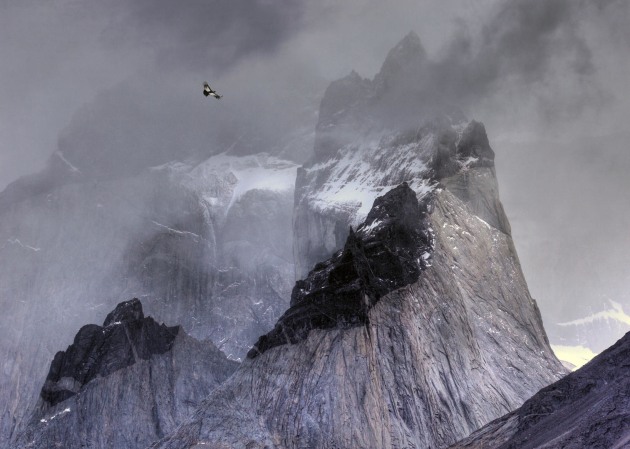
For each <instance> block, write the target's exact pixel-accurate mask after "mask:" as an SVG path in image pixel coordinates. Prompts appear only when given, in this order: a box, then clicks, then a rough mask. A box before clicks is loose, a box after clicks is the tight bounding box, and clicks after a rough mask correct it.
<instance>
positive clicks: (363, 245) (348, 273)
mask: <svg viewBox="0 0 630 449" xmlns="http://www.w3.org/2000/svg"><path fill="white" fill-rule="evenodd" d="M428 201H429V198H426V199H425V201H424V202H423V204H422V205H419V204H418V200H417V198H416V194H415V192H414V191H413V190H411V188H410V187H409V185H407V183H403V184H401V185H400V186H398V187H396V188H395V189H392V190H391V191H389V192H388V193H387V194H386V195H384V196H382V197H379V198H377V199H376V201H375V202H374V206H373V207H372V210H371V211H370V213H369V214H368V216H367V219H366V220H365V223H364V224H362V225H361V226H360V227H359V228H358V229H357V232H356V233H355V232H353V231H352V229H350V235H349V236H348V239H347V240H346V244H345V245H344V248H343V249H342V250H341V251H339V252H337V253H336V254H335V255H334V256H333V257H332V258H330V259H329V260H327V261H325V262H322V263H319V264H317V265H316V266H315V268H314V269H313V271H311V272H310V273H309V276H308V277H307V278H306V279H304V280H301V281H298V282H297V283H296V284H295V287H294V288H293V293H292V295H291V307H290V308H289V310H287V312H286V313H285V314H284V315H283V316H282V317H281V318H280V320H279V321H278V323H277V324H276V326H275V328H274V329H273V330H272V331H271V332H269V333H268V334H267V335H264V336H262V337H260V339H259V340H258V342H257V343H256V345H255V346H254V348H252V350H251V351H250V352H249V353H248V357H249V358H253V357H255V356H257V355H258V354H261V353H263V352H265V351H266V350H268V349H270V348H272V347H274V346H278V345H282V344H286V343H297V342H298V341H302V340H304V339H305V338H306V337H307V336H308V333H309V331H310V330H311V329H328V328H332V327H353V326H360V325H362V324H366V323H368V312H369V310H370V309H371V308H372V307H373V306H374V305H375V304H376V303H377V302H378V300H379V299H380V298H381V297H383V296H384V295H386V294H387V293H389V292H391V291H393V290H395V289H397V288H400V287H403V286H405V285H409V284H411V283H413V282H415V281H416V280H417V279H418V276H420V272H421V271H422V270H423V269H424V268H426V266H427V264H428V259H429V256H430V251H431V238H432V237H431V232H430V230H429V227H428V222H427V220H426V215H427V204H428Z"/></svg>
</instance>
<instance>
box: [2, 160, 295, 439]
mask: <svg viewBox="0 0 630 449" xmlns="http://www.w3.org/2000/svg"><path fill="white" fill-rule="evenodd" d="M53 160H54V161H56V163H59V164H61V165H59V166H56V168H55V167H53V168H52V169H53V170H66V173H68V174H69V175H72V174H73V173H74V172H73V171H72V168H71V167H70V166H69V165H68V164H66V163H64V162H63V161H62V160H61V157H53ZM68 162H70V161H68ZM64 166H65V168H64ZM296 168H297V167H296V165H295V164H294V163H292V162H288V161H284V160H281V159H278V158H275V157H272V156H268V155H265V154H262V153H261V154H259V155H254V156H244V157H239V156H229V155H225V154H222V155H217V156H214V157H211V158H209V159H206V160H202V161H201V162H190V161H180V162H178V161H172V162H170V163H166V164H162V165H159V166H153V167H146V168H144V169H142V170H140V171H139V173H137V174H135V175H133V176H122V177H121V176H118V177H116V178H115V179H91V178H89V177H86V176H83V177H81V178H78V177H77V178H75V179H72V178H70V179H69V180H68V181H70V182H64V183H61V184H54V183H53V184H49V183H48V180H49V179H50V178H48V173H47V172H44V173H42V174H41V175H40V176H34V177H32V178H31V179H26V180H23V181H22V182H20V183H19V184H17V185H15V186H14V188H13V189H7V190H6V191H5V192H3V194H2V195H1V196H0V202H2V204H3V208H2V212H0V242H2V243H1V244H0V257H1V258H2V260H6V261H11V263H10V264H6V265H3V270H2V272H1V273H0V279H1V281H0V304H1V305H2V308H3V314H2V317H1V318H0V334H1V338H0V341H1V343H0V345H1V346H2V348H3V351H4V353H5V354H6V355H7V357H6V359H5V362H4V363H5V365H4V366H5V367H4V369H3V370H2V372H1V374H0V386H1V388H0V391H1V392H2V393H1V395H2V401H1V404H2V405H0V416H1V417H2V418H1V419H0V422H1V430H2V432H1V435H2V437H3V438H8V436H9V435H11V434H12V433H13V432H14V429H16V428H19V427H20V426H22V425H23V424H24V419H25V417H26V416H27V411H28V408H29V406H30V404H32V403H33V402H34V400H35V398H36V397H37V396H38V392H39V388H41V385H42V383H43V381H44V378H45V375H46V372H45V369H46V365H47V363H48V362H49V361H50V360H52V357H53V355H54V354H55V352H56V351H57V350H58V349H59V348H61V347H64V346H65V345H67V344H68V343H69V342H70V341H71V340H72V336H73V334H74V333H75V332H76V330H77V329H78V328H79V327H80V326H82V325H83V324H85V323H87V322H94V321H95V320H97V319H99V315H100V314H101V313H102V312H103V311H104V310H107V309H108V308H110V307H113V306H114V305H115V304H116V303H118V302H119V301H121V300H125V299H128V298H129V297H138V298H140V299H141V300H142V301H143V303H144V305H145V308H146V310H147V311H148V313H150V314H151V315H152V316H155V317H156V319H159V320H161V321H164V322H166V323H174V324H175V323H176V324H181V325H182V326H183V328H184V329H185V330H186V332H188V333H190V334H192V335H193V336H195V337H197V338H202V339H206V338H207V339H210V340H212V341H213V342H214V343H215V344H216V345H217V347H219V348H220V349H221V350H223V351H224V352H225V353H226V354H227V355H228V356H229V357H230V358H232V359H238V358H242V357H244V356H245V354H246V352H247V351H248V350H249V348H250V347H251V345H252V343H254V342H255V341H256V338H258V336H259V335H261V334H262V333H265V332H267V331H268V330H269V329H270V328H271V327H272V326H273V324H274V322H275V321H276V320H277V318H278V317H279V316H280V315H281V314H282V313H283V312H284V310H285V309H286V306H287V305H288V301H289V297H290V293H291V287H292V285H293V276H294V266H293V262H292V249H291V239H290V238H288V236H290V234H291V232H292V231H291V229H292V228H291V220H292V218H291V217H292V211H293V186H294V182H295V173H296ZM16 385H19V386H20V387H19V388H16V387H15V386H16Z"/></svg>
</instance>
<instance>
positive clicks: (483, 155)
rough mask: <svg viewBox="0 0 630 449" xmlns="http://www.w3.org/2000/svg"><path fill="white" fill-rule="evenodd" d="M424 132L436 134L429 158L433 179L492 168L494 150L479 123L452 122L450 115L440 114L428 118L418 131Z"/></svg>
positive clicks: (484, 129)
mask: <svg viewBox="0 0 630 449" xmlns="http://www.w3.org/2000/svg"><path fill="white" fill-rule="evenodd" d="M427 131H429V132H432V133H434V134H435V135H436V136H437V145H436V146H435V148H433V153H432V155H431V159H430V161H429V165H430V167H431V170H432V176H433V178H434V179H435V180H438V181H439V180H441V179H444V178H447V177H450V176H453V175H455V174H457V173H458V172H460V171H461V170H462V169H468V168H474V167H494V151H493V150H492V148H491V147H490V142H489V141H488V136H487V134H486V128H485V127H484V126H483V123H481V122H477V121H475V120H472V121H470V122H469V123H467V122H465V121H461V122H458V123H455V124H453V119H452V118H451V117H450V116H447V115H443V116H440V117H438V118H435V119H433V120H431V121H430V122H429V123H428V124H427V125H425V126H424V130H423V131H421V132H420V134H422V133H423V132H427Z"/></svg>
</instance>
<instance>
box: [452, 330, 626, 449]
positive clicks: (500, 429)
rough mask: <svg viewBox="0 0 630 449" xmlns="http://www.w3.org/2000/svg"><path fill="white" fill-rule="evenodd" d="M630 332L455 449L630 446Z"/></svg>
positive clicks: (619, 448)
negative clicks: (582, 365)
mask: <svg viewBox="0 0 630 449" xmlns="http://www.w3.org/2000/svg"><path fill="white" fill-rule="evenodd" d="M629 373H630V333H627V334H626V335H625V336H624V337H623V338H621V339H620V340H619V341H618V342H617V343H615V344H614V345H613V346H611V347H610V348H608V349H607V350H605V351H604V352H602V353H601V354H600V355H598V356H597V357H595V358H594V359H593V360H592V361H590V362H589V363H588V364H587V365H585V366H584V367H582V368H580V369H579V370H577V371H575V372H573V373H571V374H569V375H567V376H566V377H564V378H562V379H561V380H559V381H558V382H556V383H554V384H552V385H549V386H548V387H546V388H543V389H542V390H541V391H539V392H538V393H536V394H535V395H534V396H533V397H532V398H531V399H529V400H528V401H527V402H525V404H523V406H522V407H520V408H519V409H518V410H515V411H514V412H512V413H509V414H508V415H506V416H503V417H502V418H500V419H497V420H496V421H493V422H491V423H490V424H488V425H487V426H485V427H483V428H482V429H480V430H478V431H477V432H475V433H473V434H472V435H471V436H469V437H468V438H466V439H464V440H462V441H460V442H459V443H457V444H455V445H454V446H451V448H450V449H517V448H518V449H535V448H545V449H583V448H589V449H623V448H628V447H630V375H628V374H629Z"/></svg>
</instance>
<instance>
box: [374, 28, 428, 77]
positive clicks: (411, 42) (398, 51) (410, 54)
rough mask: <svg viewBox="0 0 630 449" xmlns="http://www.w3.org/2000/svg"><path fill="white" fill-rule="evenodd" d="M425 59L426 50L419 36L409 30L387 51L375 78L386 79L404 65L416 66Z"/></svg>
mask: <svg viewBox="0 0 630 449" xmlns="http://www.w3.org/2000/svg"><path fill="white" fill-rule="evenodd" d="M426 59H427V52H426V50H425V49H424V46H423V45H422V41H421V40H420V37H419V36H418V35H417V34H416V33H415V32H413V31H411V32H410V33H409V34H407V35H406V36H405V37H403V38H402V40H401V41H400V42H398V44H396V46H395V47H394V48H392V49H391V50H390V51H389V53H387V57H386V58H385V62H384V63H383V65H382V66H381V71H380V72H379V74H378V75H377V76H376V77H377V79H378V78H385V79H387V78H388V77H390V76H393V75H395V74H397V73H398V72H400V71H401V70H403V69H404V68H405V67H411V68H416V67H417V66H418V64H421V63H424V62H425V61H426Z"/></svg>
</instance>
